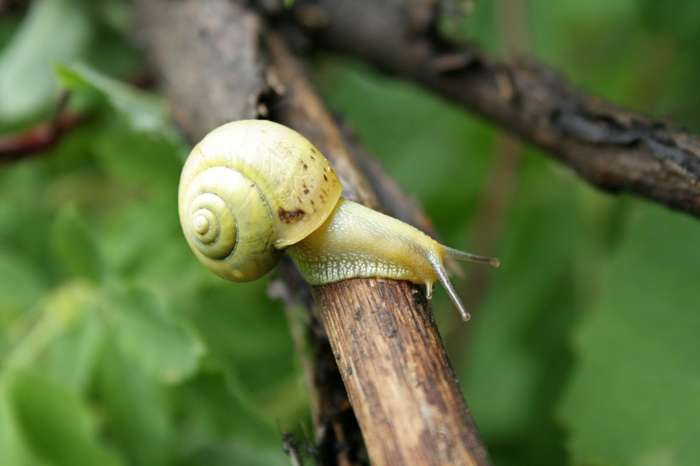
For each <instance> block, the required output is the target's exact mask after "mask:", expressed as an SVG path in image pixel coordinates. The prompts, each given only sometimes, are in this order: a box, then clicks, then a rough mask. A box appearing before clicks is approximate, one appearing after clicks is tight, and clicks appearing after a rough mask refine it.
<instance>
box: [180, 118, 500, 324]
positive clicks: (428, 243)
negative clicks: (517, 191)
mask: <svg viewBox="0 0 700 466" xmlns="http://www.w3.org/2000/svg"><path fill="white" fill-rule="evenodd" d="M341 191H342V186H341V184H340V181H339V180H338V177H337V176H336V174H335V172H334V171H333V169H332V168H331V167H330V164H329V163H328V161H327V160H326V158H325V157H324V156H323V155H322V154H321V153H320V152H319V151H318V149H316V148H315V147H314V146H313V145H312V144H311V143H310V142H309V141H308V140H307V139H306V138H304V137H303V136H301V135H300V134H299V133H297V132H296V131H294V130H292V129H289V128H287V127H285V126H283V125H280V124H277V123H273V122H270V121H265V120H241V121H235V122H231V123H227V124H225V125H223V126H220V127H219V128H217V129H215V130H213V131H212V132H210V133H209V134H208V135H207V136H205V138H204V139H203V140H202V141H201V142H200V143H199V144H197V146H195V147H194V149H193V150H192V152H191V154H190V156H189V157H188V159H187V161H186V163H185V166H184V168H183V172H182V175H181V178H180V187H179V195H178V196H179V215H180V223H181V226H182V229H183V232H184V234H185V238H186V239H187V242H188V243H189V245H190V247H191V248H192V250H193V251H194V253H195V255H196V256H197V258H198V259H199V261H200V262H202V263H203V264H204V265H205V266H206V267H207V268H209V269H210V270H212V271H213V272H215V273H216V274H218V275H220V276H221V277H223V278H226V279H229V280H234V281H249V280H254V279H256V278H258V277H260V276H262V275H264V274H265V273H267V272H268V271H269V270H271V269H272V268H273V267H274V266H275V264H276V263H277V261H278V260H279V258H280V256H281V254H282V251H283V250H286V251H287V252H288V253H289V255H290V257H291V258H292V260H293V261H294V262H295V264H296V265H297V267H298V269H299V271H300V272H301V274H302V276H303V277H304V279H305V280H306V281H308V282H309V283H310V284H312V285H321V284H324V283H332V282H337V281H340V280H345V279H348V278H355V277H365V278H369V277H378V278H389V279H397V280H408V281H411V282H413V283H419V284H424V285H426V289H427V294H428V297H430V294H431V290H432V285H433V283H434V282H435V281H440V282H441V283H442V284H443V286H444V287H445V289H446V290H447V292H448V295H449V296H450V298H451V299H452V301H453V302H454V303H455V305H456V306H457V308H458V310H459V311H460V313H461V314H462V317H463V318H464V319H465V320H467V319H468V317H469V314H468V313H467V311H466V310H465V309H464V306H463V305H462V303H461V301H460V300H459V297H458V296H457V294H456V293H455V291H454V289H453V287H452V285H451V284H450V281H449V279H448V276H447V272H446V271H445V267H444V260H445V257H446V256H450V257H453V258H455V259H458V260H470V261H475V262H487V263H489V264H491V265H494V266H498V261H497V260H496V259H493V258H487V257H482V256H476V255H473V254H469V253H465V252H462V251H457V250H455V249H452V248H449V247H446V246H443V245H441V244H440V243H438V242H437V241H435V240H433V239H432V238H431V237H429V236H428V235H426V234H424V233H423V232H421V231H420V230H418V229H416V228H414V227H412V226H410V225H408V224H406V223H404V222H401V221H400V220H397V219H395V218H393V217H389V216H387V215H384V214H382V213H380V212H377V211H375V210H372V209H369V208H367V207H365V206H362V205H360V204H357V203H355V202H352V201H349V200H346V199H344V198H342V197H341Z"/></svg>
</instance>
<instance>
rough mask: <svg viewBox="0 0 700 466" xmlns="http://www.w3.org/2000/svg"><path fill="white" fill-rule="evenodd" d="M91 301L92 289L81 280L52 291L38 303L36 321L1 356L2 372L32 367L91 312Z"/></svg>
mask: <svg viewBox="0 0 700 466" xmlns="http://www.w3.org/2000/svg"><path fill="white" fill-rule="evenodd" d="M95 298H96V290H95V287H94V285H93V284H91V283H89V282H86V281H83V280H75V281H70V282H67V283H65V284H63V285H62V286H60V287H59V288H57V289H55V290H53V291H52V292H51V293H50V294H49V295H47V296H46V297H45V298H44V299H43V300H42V303H41V304H40V312H39V318H38V320H37V321H36V322H34V323H33V325H31V326H28V330H27V331H25V332H24V333H23V334H22V337H21V338H19V339H18V340H17V342H16V343H15V344H14V346H12V347H11V349H10V351H9V352H8V354H7V355H3V359H2V368H3V370H4V369H7V368H21V367H27V366H29V365H31V364H34V363H35V362H36V360H37V359H38V357H39V356H41V355H42V353H43V352H44V351H45V350H46V348H47V347H48V346H49V345H50V344H51V343H52V342H53V341H54V340H56V339H57V338H59V337H60V336H61V335H63V334H64V333H65V332H66V331H67V330H69V329H71V328H72V326H73V325H75V323H76V322H77V321H78V320H79V319H80V317H81V316H82V315H83V314H84V313H85V312H86V311H88V310H92V309H94V307H95V301H96V300H95Z"/></svg>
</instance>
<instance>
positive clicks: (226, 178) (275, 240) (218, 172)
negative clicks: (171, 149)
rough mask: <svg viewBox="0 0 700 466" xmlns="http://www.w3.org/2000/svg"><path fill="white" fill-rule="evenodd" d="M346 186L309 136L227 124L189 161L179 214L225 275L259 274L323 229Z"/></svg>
mask: <svg viewBox="0 0 700 466" xmlns="http://www.w3.org/2000/svg"><path fill="white" fill-rule="evenodd" d="M341 191H342V186H341V184H340V181H339V180H338V177H337V176H336V174H335V172H334V171H333V170H332V169H331V167H330V165H329V164H328V161H327V160H326V158H325V157H324V156H323V155H321V153H320V152H318V150H317V149H316V148H315V147H314V146H313V145H312V144H311V143H310V142H309V141H308V140H307V139H306V138H304V137H302V136H301V135H300V134H299V133H297V132H296V131H293V130H291V129H289V128H287V127H285V126H283V125H279V124H277V123H273V122H270V121H262V120H242V121H235V122H232V123H227V124H225V125H223V126H221V127H219V128H217V129H215V130H213V131H212V132H210V133H209V134H208V135H207V136H206V137H205V138H204V139H203V140H202V141H201V142H200V143H199V144H197V146H195V148H194V149H193V150H192V153H191V154H190V156H189V157H188V159H187V162H186V163H185V166H184V168H183V171H182V175H181V178H180V187H179V195H178V196H179V214H180V224H181V226H182V230H183V232H184V234H185V238H186V239H187V242H188V243H189V245H190V247H191V248H192V250H193V251H194V253H195V255H196V256H197V258H198V259H199V260H200V261H201V262H202V263H203V264H204V265H205V266H207V267H208V268H209V269H211V270H212V271H214V272H215V273H216V274H218V275H220V276H221V277H224V278H227V279H229V280H234V281H248V280H254V279H256V278H258V277H260V276H261V275H264V274H265V273H267V272H268V271H269V270H270V269H271V268H273V267H274V265H275V263H276V262H277V260H278V259H279V255H280V250H281V249H282V248H284V247H286V246H289V245H291V244H294V243H296V242H298V241H300V240H301V239H303V238H305V237H306V236H308V235H309V234H310V233H311V232H312V231H314V230H315V229H317V228H318V227H319V226H320V225H321V224H322V223H323V222H324V221H325V220H326V219H327V218H328V216H329V215H330V214H331V212H332V211H333V209H334V207H335V205H336V203H337V202H338V199H339V198H340V194H341Z"/></svg>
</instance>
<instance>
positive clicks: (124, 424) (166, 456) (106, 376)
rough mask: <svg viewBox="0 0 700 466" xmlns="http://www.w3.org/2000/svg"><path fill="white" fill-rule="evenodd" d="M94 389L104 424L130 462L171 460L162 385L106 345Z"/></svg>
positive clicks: (153, 465) (148, 464) (150, 464)
mask: <svg viewBox="0 0 700 466" xmlns="http://www.w3.org/2000/svg"><path fill="white" fill-rule="evenodd" d="M97 386H98V388H97V390H98V392H99V396H100V399H101V400H102V409H103V410H104V417H105V424H106V428H107V429H108V430H109V432H110V437H111V438H112V439H113V442H114V443H115V444H117V446H118V447H119V448H120V450H122V451H124V452H126V456H127V457H129V459H130V460H131V463H132V464H138V465H144V466H158V465H164V464H173V458H172V456H174V455H173V453H174V448H173V447H174V446H175V438H174V436H175V432H174V426H173V421H172V419H171V413H169V409H168V408H169V407H168V404H167V403H166V400H167V399H166V396H165V390H164V389H163V388H164V387H163V386H162V385H161V384H160V383H158V382H157V381H156V380H155V379H154V378H153V377H151V376H149V374H146V373H144V372H143V371H142V370H140V367H139V366H138V365H135V364H132V363H130V362H129V361H128V360H126V359H125V358H124V356H123V355H122V353H121V351H119V348H115V347H114V346H109V347H108V348H107V351H105V352H104V357H103V358H102V359H101V361H100V371H99V377H98V383H97Z"/></svg>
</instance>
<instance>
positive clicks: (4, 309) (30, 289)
mask: <svg viewBox="0 0 700 466" xmlns="http://www.w3.org/2000/svg"><path fill="white" fill-rule="evenodd" d="M37 272H38V271H37V270H35V269H34V268H33V267H31V265H30V264H28V263H27V262H26V261H25V260H22V258H21V257H17V256H16V255H15V254H12V253H10V251H0V277H2V280H0V322H3V320H4V319H5V318H10V317H12V316H14V315H16V314H18V313H20V312H22V311H26V310H27V309H28V308H29V307H30V306H32V305H34V304H36V302H37V301H38V299H39V298H40V297H41V296H42V293H43V292H44V291H45V284H44V283H42V280H41V278H40V276H39V275H38V273H37ZM0 327H2V325H0ZM1 331H2V330H0V332H1Z"/></svg>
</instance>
